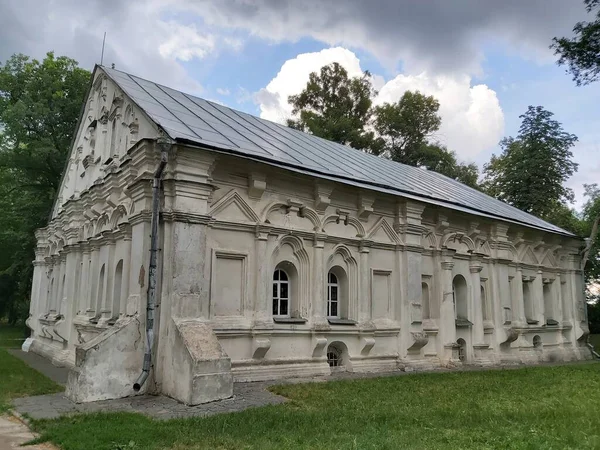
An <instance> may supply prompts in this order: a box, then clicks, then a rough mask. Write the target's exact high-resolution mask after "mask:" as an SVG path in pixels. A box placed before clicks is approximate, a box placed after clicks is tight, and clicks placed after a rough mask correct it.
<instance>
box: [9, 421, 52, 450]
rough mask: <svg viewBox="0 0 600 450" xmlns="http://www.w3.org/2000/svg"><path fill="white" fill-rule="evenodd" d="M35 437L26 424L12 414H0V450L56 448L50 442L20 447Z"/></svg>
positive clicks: (46, 449) (47, 449)
mask: <svg viewBox="0 0 600 450" xmlns="http://www.w3.org/2000/svg"><path fill="white" fill-rule="evenodd" d="M35 437H36V435H35V434H33V433H32V432H31V430H30V429H29V428H27V426H25V425H24V424H23V422H21V421H20V420H19V419H17V418H16V417H13V416H0V450H13V449H16V448H25V449H26V450H52V449H56V447H54V446H53V445H51V444H46V443H44V444H38V445H32V446H28V447H21V445H23V444H24V443H25V442H28V441H31V440H32V439H34V438H35Z"/></svg>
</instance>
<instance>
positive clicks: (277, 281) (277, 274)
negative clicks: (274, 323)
mask: <svg viewBox="0 0 600 450" xmlns="http://www.w3.org/2000/svg"><path fill="white" fill-rule="evenodd" d="M281 274H284V275H285V280H282V279H281ZM282 285H285V286H287V297H283V298H282V296H281V286H282ZM291 285H292V283H291V280H290V276H289V274H288V273H287V272H286V271H285V270H283V269H282V268H280V267H278V268H276V269H275V270H274V271H273V276H272V288H275V293H276V294H277V295H273V294H274V292H273V291H272V294H271V300H272V305H271V307H272V311H273V317H274V318H289V317H291V315H290V306H291V302H292V300H291V288H292V286H291ZM282 300H285V301H286V302H287V313H286V314H281V310H282V308H281V301H282ZM275 302H277V307H276V308H275ZM274 310H275V311H276V312H277V314H276V313H275V312H274Z"/></svg>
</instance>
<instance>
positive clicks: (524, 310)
mask: <svg viewBox="0 0 600 450" xmlns="http://www.w3.org/2000/svg"><path fill="white" fill-rule="evenodd" d="M163 135H164V132H163V131H162V130H161V129H160V127H158V126H157V125H156V124H155V123H154V122H153V121H152V120H151V119H150V118H149V117H148V115H147V114H146V113H145V112H144V110H143V109H142V108H140V107H139V106H138V105H136V104H135V103H133V102H132V101H131V100H130V99H129V98H128V97H127V95H125V94H124V93H123V92H122V91H121V90H120V89H119V87H118V86H117V84H115V83H113V82H112V81H111V80H110V79H109V78H107V77H106V76H104V74H103V72H102V70H101V69H98V70H96V71H95V80H94V83H93V85H92V88H91V91H90V96H89V99H88V101H87V103H86V107H85V113H84V116H83V118H82V122H81V124H80V129H79V130H78V134H77V137H76V139H75V142H74V146H73V152H72V154H71V157H70V159H69V164H68V167H67V170H66V175H65V178H64V180H63V185H62V187H61V196H60V197H59V198H58V199H57V202H56V206H55V210H54V213H53V218H52V220H51V221H50V223H49V224H48V226H47V227H46V228H44V229H41V230H39V231H38V232H37V234H36V236H37V239H38V247H37V251H36V260H35V262H34V265H35V270H34V279H33V288H32V296H31V314H30V317H29V320H28V325H29V327H30V328H31V330H32V338H31V339H30V340H28V342H27V344H26V345H27V346H28V347H29V348H30V350H31V351H35V352H38V353H40V354H42V355H45V356H47V357H49V358H51V359H52V360H53V362H54V363H55V364H59V365H66V366H68V367H70V368H71V369H72V370H71V373H70V378H69V385H68V390H67V393H68V395H69V396H70V397H71V398H73V399H74V400H76V401H92V400H99V399H106V398H115V397H122V396H127V395H133V394H134V391H133V388H132V385H133V382H134V381H135V379H136V377H137V376H138V375H139V373H140V370H141V367H142V361H143V357H144V350H145V348H146V345H147V342H146V338H145V317H146V291H147V285H148V279H147V276H148V270H149V267H148V261H149V250H150V248H149V245H150V238H149V236H150V232H151V230H150V219H151V215H152V211H151V203H152V189H151V187H152V185H151V182H152V179H153V174H154V171H155V169H156V167H157V165H158V163H159V159H160V150H159V149H158V146H157V144H156V138H158V137H160V136H163ZM159 238H160V245H159V249H160V251H159V257H158V262H159V264H158V270H157V273H158V277H157V283H158V291H157V292H158V296H157V308H156V323H155V326H154V338H153V339H152V342H150V345H151V346H152V350H153V352H152V370H151V373H150V378H149V380H148V382H146V383H145V385H144V386H143V388H142V390H141V391H140V392H147V391H148V392H156V393H164V394H166V395H169V396H171V397H174V398H176V399H178V400H181V401H183V402H185V403H188V404H197V403H202V402H206V401H210V400H215V399H219V398H225V397H228V396H230V395H231V393H232V381H234V380H239V381H253V380H266V379H277V378H287V377H293V376H313V375H324V374H329V373H330V372H331V371H332V370H349V371H354V372H364V371H387V370H395V369H399V368H403V367H404V368H433V367H439V366H456V365H460V364H480V365H502V364H515V363H536V362H539V361H549V360H564V361H567V360H577V359H586V358H589V357H590V356H591V355H590V352H589V350H588V349H587V347H586V346H585V338H586V336H587V333H588V329H587V320H586V315H585V309H584V294H583V292H584V285H583V276H582V271H581V270H580V256H579V250H580V247H581V240H580V239H578V238H575V237H572V236H567V235H561V234H559V233H553V232H548V231H543V230H539V229H535V228H530V227H528V226H526V225H524V224H517V223H514V222H510V221H503V220H495V219H491V218H489V217H484V216H481V215H476V214H469V213H467V212H464V211H457V210H454V209H452V208H446V207H441V206H439V205H436V204H432V203H430V202H427V201H425V200H424V201H419V200H418V199H415V198H406V197H403V196H399V195H391V194H386V193H381V192H375V191H373V190H369V189H364V188H359V187H356V186H352V185H349V184H347V183H344V182H339V181H335V180H331V179H323V178H319V177H315V176H310V175H307V174H301V173H296V172H293V171H290V170H286V169H285V168H281V167H275V166H273V165H269V164H266V163H261V162H258V161H251V160H248V159H244V158H240V157H237V156H234V155H228V154H224V153H220V152H216V151H213V150H212V149H207V148H201V147H198V146H191V145H185V144H183V143H174V144H173V145H172V146H170V149H169V153H168V163H167V165H166V168H165V171H164V173H163V175H162V191H161V216H160V227H159Z"/></svg>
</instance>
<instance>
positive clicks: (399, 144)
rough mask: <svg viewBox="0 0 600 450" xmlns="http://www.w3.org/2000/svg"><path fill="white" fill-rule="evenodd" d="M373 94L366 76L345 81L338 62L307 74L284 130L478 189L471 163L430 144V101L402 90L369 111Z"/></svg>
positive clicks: (433, 127) (436, 119) (435, 124)
mask: <svg viewBox="0 0 600 450" xmlns="http://www.w3.org/2000/svg"><path fill="white" fill-rule="evenodd" d="M374 95H376V91H375V90H374V89H373V87H372V85H371V81H370V74H369V72H365V73H364V75H363V76H362V77H355V78H349V77H348V72H347V71H346V70H345V69H344V68H343V67H342V66H340V65H339V64H338V63H333V64H330V65H328V66H324V67H322V68H321V70H320V72H319V73H316V72H313V73H311V74H310V77H309V81H308V83H307V85H306V87H305V88H304V90H303V91H302V92H301V93H300V94H298V95H292V96H290V97H289V99H288V101H289V102H290V104H291V105H292V106H293V110H292V113H293V114H294V115H296V116H298V119H296V120H293V119H290V120H288V126H290V127H292V128H295V129H298V130H302V131H306V132H309V133H312V134H314V135H316V136H320V137H322V138H325V139H329V140H331V141H334V142H338V143H340V144H344V145H350V146H352V147H354V148H356V149H360V150H364V151H369V152H371V153H374V154H376V155H381V156H383V157H386V158H390V159H392V160H394V161H397V162H400V163H403V164H409V165H412V166H421V167H425V168H427V169H429V170H434V171H436V172H439V173H442V174H444V175H446V176H448V177H451V178H454V179H456V180H458V181H461V182H463V183H465V184H467V185H469V186H472V187H476V186H477V178H478V171H477V166H476V165H475V164H469V165H466V164H461V163H459V162H458V161H457V159H456V154H455V153H454V152H452V151H449V150H448V149H446V148H445V147H443V146H441V145H438V144H434V143H431V142H429V138H430V137H431V135H432V134H433V133H435V132H436V131H437V130H438V129H439V127H440V124H441V118H440V116H439V115H438V110H439V107H440V105H439V102H438V101H437V100H436V99H435V98H434V97H432V96H426V95H423V94H421V93H420V92H418V91H417V92H411V91H407V92H405V93H404V94H403V95H402V97H401V98H400V100H398V102H397V103H394V104H389V103H384V104H383V105H379V106H376V107H374V108H373V107H372V97H373V96H374ZM372 130H374V131H372Z"/></svg>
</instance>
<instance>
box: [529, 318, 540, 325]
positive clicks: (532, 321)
mask: <svg viewBox="0 0 600 450" xmlns="http://www.w3.org/2000/svg"><path fill="white" fill-rule="evenodd" d="M538 323H539V321H538V320H532V319H527V325H537V324H538Z"/></svg>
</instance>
